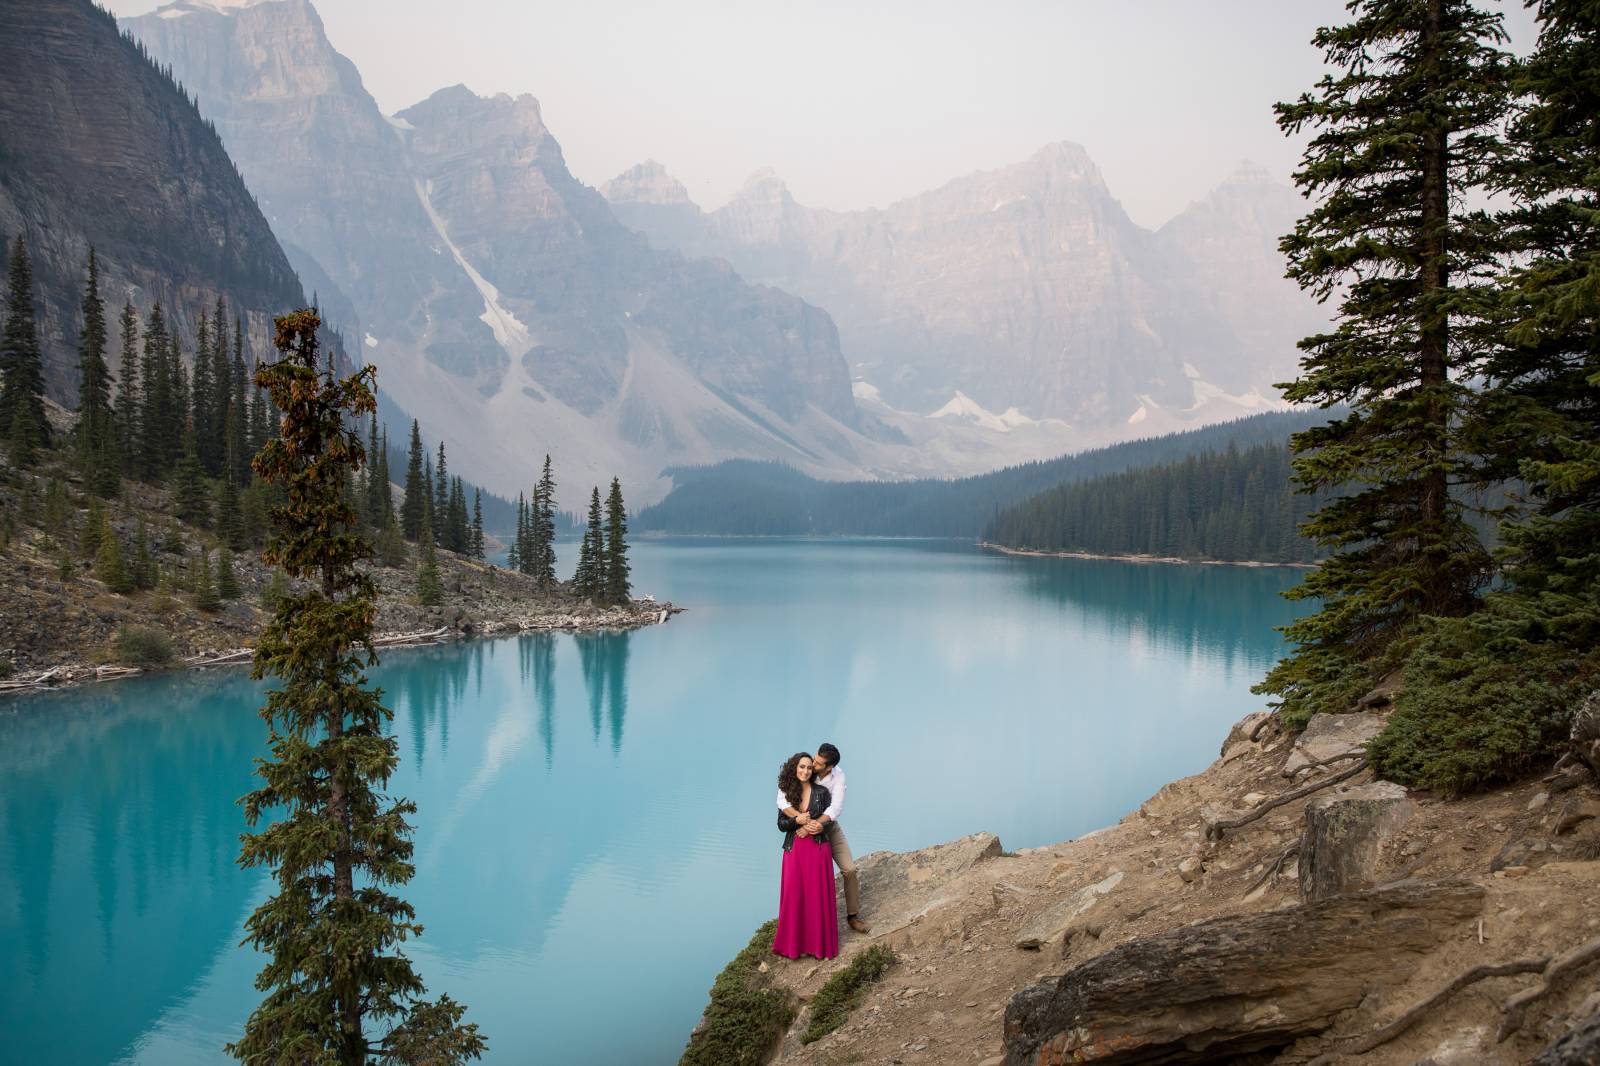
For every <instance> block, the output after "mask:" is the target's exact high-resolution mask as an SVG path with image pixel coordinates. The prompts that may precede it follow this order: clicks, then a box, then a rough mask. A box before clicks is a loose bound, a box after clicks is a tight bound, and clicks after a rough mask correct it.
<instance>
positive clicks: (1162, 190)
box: [110, 0, 1532, 226]
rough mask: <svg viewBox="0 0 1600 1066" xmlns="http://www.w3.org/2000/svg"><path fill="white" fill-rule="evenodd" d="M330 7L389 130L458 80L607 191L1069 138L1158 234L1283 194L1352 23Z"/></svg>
mask: <svg viewBox="0 0 1600 1066" xmlns="http://www.w3.org/2000/svg"><path fill="white" fill-rule="evenodd" d="M314 2H315V4H316V7H317V10H318V11H320V12H321V14H322V18H323V22H324V24H325V25H326V27H327V32H328V37H329V39H330V40H331V41H332V42H333V45H334V47H335V48H337V49H338V50H339V51H341V52H343V53H344V54H345V55H347V56H349V57H350V58H351V59H352V60H353V61H354V62H355V64H356V66H357V68H359V69H360V71H361V74H362V77H363V78H364V79H365V81H366V85H367V89H368V90H369V91H370V92H371V93H372V94H373V96H375V97H376V98H377V100H378V104H379V106H380V107H382V108H383V109H384V111H385V112H390V113H392V112H394V111H398V110H400V109H402V108H405V107H408V106H410V105H411V104H413V103H415V102H417V101H418V100H420V99H422V98H424V97H426V96H428V95H429V94H430V93H432V92H433V91H434V90H436V89H439V88H441V87H443V86H446V85H452V84H455V83H456V82H464V83H465V84H466V85H467V86H468V87H469V88H471V89H473V90H474V91H475V92H478V93H482V94H491V93H498V92H507V93H512V94H518V93H525V92H527V93H532V94H534V95H535V96H536V97H538V98H539V101H540V103H541V104H542V105H543V109H544V117H545V122H546V123H547V124H548V125H549V127H550V129H551V131H552V132H553V133H554V134H555V136H556V139H557V140H559V141H560V142H561V145H562V148H563V149H564V150H565V152H566V157H567V162H568V164H569V165H570V166H571V168H572V170H573V173H574V174H576V175H577V176H578V178H579V179H581V180H583V181H585V182H588V183H589V184H591V185H598V184H600V183H601V182H604V181H605V180H607V179H608V178H611V177H613V176H614V175H616V174H617V173H618V172H620V171H622V170H624V169H626V168H627V167H629V166H631V165H633V164H634V163H636V162H639V161H640V160H642V159H645V158H655V159H658V160H660V161H661V162H662V163H664V164H665V165H666V167H667V169H668V170H669V171H671V172H672V173H673V174H674V175H675V176H677V178H678V179H679V180H680V181H682V182H683V183H684V184H685V185H687V186H688V187H689V192H690V195H691V196H692V197H693V198H694V199H695V201H696V202H697V203H699V204H700V205H701V206H702V207H706V208H714V207H717V206H719V205H721V204H722V203H724V202H725V201H726V200H727V199H728V197H729V196H731V195H732V194H733V193H734V192H735V191H736V190H737V189H738V187H739V186H740V185H741V184H742V183H743V182H744V180H745V178H746V177H748V176H749V174H750V173H751V172H752V171H754V170H756V169H758V168H761V167H772V168H773V169H774V170H776V171H777V172H778V174H779V175H780V176H781V177H783V178H784V179H785V180H786V181H787V182H788V183H789V187H790V189H791V190H792V191H793V192H794V195H795V197H796V198H797V199H798V200H800V201H801V202H802V203H807V204H812V205H815V206H822V207H834V208H857V207H867V206H884V205H886V204H888V203H891V202H893V201H894V200H897V199H900V198H902V197H905V196H909V195H912V194H915V193H917V192H921V191H923V190H925V189H930V188H934V187H936V186H938V185H941V184H943V183H944V182H946V181H948V180H950V179H951V178H954V177H957V176H959V175H961V174H965V173H968V172H970V171H973V170H982V169H991V168H994V167H999V166H1004V165H1006V164H1008V163H1013V162H1016V161H1018V160H1021V159H1025V158H1026V157H1028V156H1029V155H1031V154H1032V153H1033V152H1034V151H1036V150H1037V149H1038V148H1039V147H1040V146H1041V145H1044V144H1046V143H1049V142H1051V141H1058V140H1069V141H1077V142H1079V143H1081V144H1083V145H1084V146H1085V147H1087V149H1088V150H1089V153H1090V155H1091V156H1092V157H1093V158H1094V159H1095V160H1096V161H1097V162H1098V163H1099V164H1100V167H1101V170H1102V172H1103V173H1104V174H1105V178H1106V182H1107V184H1108V185H1109V186H1110V187H1111V190H1112V192H1113V193H1114V194H1115V195H1116V196H1117V197H1119V198H1120V199H1121V200H1122V203H1123V205H1124V206H1125V207H1126V208H1127V210H1128V212H1129V213H1130V214H1131V215H1132V216H1133V217H1134V219H1135V220H1137V221H1138V222H1140V223H1143V224H1144V225H1147V226H1156V225H1159V224H1161V223H1162V222H1164V221H1166V219H1168V218H1169V217H1171V216H1172V215H1173V214H1175V213H1176V212H1178V211H1180V210H1182V209H1183V207H1184V206H1185V205H1187V204H1188V203H1189V202H1190V201H1192V200H1195V199H1198V198H1199V197H1201V196H1203V195H1204V194H1205V193H1206V192H1207V191H1208V190H1209V189H1210V188H1211V187H1212V186H1214V185H1215V184H1217V182H1219V181H1221V180H1222V179H1223V178H1224V177H1226V176H1227V175H1228V174H1229V173H1230V172H1232V171H1233V170H1234V168H1235V167H1237V166H1238V165H1239V163H1240V162H1242V161H1244V160H1247V159H1248V160H1252V161H1254V162H1256V163H1259V164H1261V165H1263V166H1265V167H1266V168H1267V169H1268V170H1269V171H1270V172H1271V173H1272V174H1273V175H1274V176H1275V177H1277V178H1280V179H1287V177H1288V175H1289V173H1290V171H1291V170H1292V169H1293V168H1294V165H1295V162H1296V160H1297V158H1298V154H1299V149H1298V146H1297V145H1295V144H1293V143H1291V142H1290V141H1288V140H1287V139H1285V138H1284V137H1283V136H1282V134H1280V133H1279V131H1278V129H1277V126H1276V125H1275V124H1274V122H1273V116H1272V110H1271V108H1272V103H1273V102H1274V101H1276V100H1281V99H1286V98H1289V97H1291V96H1293V95H1295V94H1297V93H1299V92H1301V91H1303V90H1305V89H1306V88H1308V87H1309V86H1310V85H1311V84H1312V82H1313V81H1314V80H1315V79H1316V78H1317V77H1318V76H1319V74H1320V72H1321V65H1320V57H1319V56H1318V54H1317V53H1316V51H1315V50H1314V49H1313V48H1312V47H1311V46H1310V45H1309V43H1308V42H1309V40H1310V37H1311V35H1312V33H1313V32H1314V31H1315V29H1316V27H1317V26H1318V25H1321V24H1326V23H1329V22H1337V21H1340V20H1341V18H1342V16H1343V15H1344V7H1343V0H1119V2H1114V3H1105V2H1103V0H1096V2H1086V0H1085V2H1079V0H1060V2H1054V3H1049V2H1043V0H1032V2H1010V3H1008V2H1002V0H989V2H986V3H979V2H977V0H969V2H964V3H958V2H944V0H915V2H902V0H871V2H869V3H861V2H859V0H856V2H852V3H833V2H825V3H818V2H804V0H790V2H787V3H774V2H768V0H710V2H701V0H677V2H672V3H663V2H660V0H655V2H648V3H643V2H640V3H635V2H626V3H602V2H598V0H590V2H578V0H568V2H565V3H561V4H552V3H545V2H537V0H448V2H441V0H314ZM110 6H111V7H112V9H113V10H114V11H115V12H116V13H118V14H138V13H143V12H145V11H148V10H151V8H152V4H151V3H150V0H112V2H111V5H110ZM1506 10H1507V12H1508V26H1509V28H1510V29H1511V30H1512V33H1513V36H1514V38H1515V39H1516V43H1517V44H1518V45H1522V44H1524V43H1525V42H1527V41H1529V40H1530V39H1531V35H1532V34H1531V30H1530V29H1529V27H1530V26H1531V24H1532V23H1531V20H1530V19H1529V17H1528V15H1527V14H1526V13H1525V12H1524V11H1523V10H1522V9H1521V7H1520V5H1508V6H1507V7H1506ZM203 106H204V102H203V101H202V107H203Z"/></svg>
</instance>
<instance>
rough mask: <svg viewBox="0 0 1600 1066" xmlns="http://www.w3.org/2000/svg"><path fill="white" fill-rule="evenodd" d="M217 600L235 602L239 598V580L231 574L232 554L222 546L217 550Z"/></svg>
mask: <svg viewBox="0 0 1600 1066" xmlns="http://www.w3.org/2000/svg"><path fill="white" fill-rule="evenodd" d="M217 598H218V599H220V600H236V599H238V598H239V578H238V576H237V575H236V574H234V572H233V553H232V552H231V551H229V550H228V546H227V545H226V544H224V545H223V546H222V547H221V548H218V549H217Z"/></svg>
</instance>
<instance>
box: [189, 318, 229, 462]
mask: <svg viewBox="0 0 1600 1066" xmlns="http://www.w3.org/2000/svg"><path fill="white" fill-rule="evenodd" d="M219 328H220V324H219ZM211 357H212V351H211V320H210V318H208V317H207V315H206V310H205V308H203V307H202V308H201V309H200V317H199V318H198V319H197V320H196V322H195V352H194V385H193V388H192V389H191V392H190V397H189V400H190V407H189V409H188V411H187V412H186V417H187V418H188V419H189V420H190V421H191V422H192V423H193V424H194V436H195V446H196V449H197V450H198V452H199V455H200V469H201V470H202V471H204V472H205V474H206V476H207V477H216V476H217V475H218V474H219V473H221V472H222V453H221V449H220V447H219V446H220V444H221V441H220V439H219V437H220V433H219V430H220V429H221V423H220V422H217V421H216V408H217V398H216V394H215V392H214V391H213V389H214V387H215V386H214V384H213V382H212V379H211V369H212V361H211ZM222 391H224V392H226V390H225V389H224V390H222Z"/></svg>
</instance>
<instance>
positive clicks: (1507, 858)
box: [1489, 837, 1555, 877]
mask: <svg viewBox="0 0 1600 1066" xmlns="http://www.w3.org/2000/svg"><path fill="white" fill-rule="evenodd" d="M1554 857H1555V855H1554V853H1553V852H1552V851H1551V850H1550V845H1549V843H1548V842H1547V841H1543V840H1540V839H1538V838H1537V837H1517V838H1515V839H1513V840H1509V841H1507V842H1506V846H1505V847H1503V848H1501V849H1500V850H1499V852H1497V853H1496V854H1495V857H1494V858H1492V859H1490V860H1489V871H1490V872H1491V873H1494V872H1498V871H1500V870H1507V871H1510V870H1515V869H1517V868H1518V867H1521V871H1520V873H1513V874H1509V876H1511V877H1519V876H1521V875H1522V874H1525V873H1527V872H1528V871H1529V870H1531V869H1533V868H1534V867H1535V866H1543V865H1544V864H1545V863H1547V862H1549V861H1550V860H1551V859H1552V858H1554Z"/></svg>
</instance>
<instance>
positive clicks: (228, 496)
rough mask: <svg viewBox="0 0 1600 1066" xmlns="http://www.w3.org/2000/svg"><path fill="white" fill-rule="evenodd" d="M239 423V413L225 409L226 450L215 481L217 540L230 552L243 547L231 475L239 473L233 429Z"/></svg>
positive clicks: (241, 522)
mask: <svg viewBox="0 0 1600 1066" xmlns="http://www.w3.org/2000/svg"><path fill="white" fill-rule="evenodd" d="M237 421H238V413H237V411H236V410H235V409H234V408H233V406H232V405H230V406H229V407H228V417H227V421H226V422H225V423H224V426H223V435H222V436H223V440H224V441H225V442H226V449H225V450H224V452H223V459H222V462H221V463H220V464H219V465H220V466H221V467H222V476H221V478H219V479H218V480H217V505H216V524H217V536H218V537H220V538H222V542H223V543H224V544H226V545H227V546H228V547H230V548H235V549H238V548H243V547H244V546H245V543H246V541H245V531H244V511H243V508H242V507H241V506H240V503H239V486H238V485H237V484H236V483H235V482H234V476H235V475H234V471H235V470H237V469H238V462H237V460H238V453H237V451H236V449H237V448H238V444H237V442H236V441H235V439H234V434H233V432H232V431H233V429H234V426H235V423H236V422H237Z"/></svg>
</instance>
